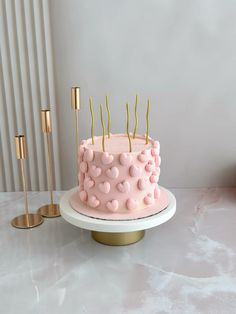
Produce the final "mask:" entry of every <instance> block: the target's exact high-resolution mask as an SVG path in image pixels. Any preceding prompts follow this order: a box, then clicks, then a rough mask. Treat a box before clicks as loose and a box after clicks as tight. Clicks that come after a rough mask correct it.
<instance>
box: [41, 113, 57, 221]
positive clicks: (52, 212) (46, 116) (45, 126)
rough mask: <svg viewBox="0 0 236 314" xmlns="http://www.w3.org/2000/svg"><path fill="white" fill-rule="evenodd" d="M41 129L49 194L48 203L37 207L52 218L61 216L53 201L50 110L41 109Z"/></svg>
mask: <svg viewBox="0 0 236 314" xmlns="http://www.w3.org/2000/svg"><path fill="white" fill-rule="evenodd" d="M41 122H42V131H43V133H44V134H45V139H46V146H47V163H48V188H49V194H50V204H47V205H44V206H42V207H40V208H39V209H38V213H39V214H40V215H42V216H43V217H47V218H54V217H59V216H61V214H60V210H59V205H58V204H54V201H53V183H52V181H53V179H52V153H51V144H50V133H51V132H52V125H51V114H50V110H48V109H46V110H41Z"/></svg>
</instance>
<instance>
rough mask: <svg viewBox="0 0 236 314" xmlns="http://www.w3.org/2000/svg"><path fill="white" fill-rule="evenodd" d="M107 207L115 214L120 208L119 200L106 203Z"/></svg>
mask: <svg viewBox="0 0 236 314" xmlns="http://www.w3.org/2000/svg"><path fill="white" fill-rule="evenodd" d="M106 207H107V209H109V210H110V211H111V212H115V211H117V209H118V207H119V202H118V201H117V200H112V201H110V202H107V203H106Z"/></svg>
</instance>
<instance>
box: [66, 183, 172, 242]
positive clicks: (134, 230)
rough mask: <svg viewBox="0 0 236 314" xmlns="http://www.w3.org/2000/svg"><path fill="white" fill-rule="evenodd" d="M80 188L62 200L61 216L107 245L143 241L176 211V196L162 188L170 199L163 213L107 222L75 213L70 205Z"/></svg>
mask: <svg viewBox="0 0 236 314" xmlns="http://www.w3.org/2000/svg"><path fill="white" fill-rule="evenodd" d="M77 189H78V187H75V188H73V189H71V190H69V191H67V192H66V193H65V194H64V195H63V196H62V198H61V200H60V212H61V216H62V217H63V218H64V219H65V220H66V221H67V222H69V223H71V224H72V225H75V226H77V227H80V228H83V229H87V230H90V231H91V232H92V237H93V239H94V240H96V241H97V242H100V243H102V244H106V245H114V246H116V245H128V244H132V243H135V242H137V241H139V240H141V239H142V238H143V236H144V234H145V230H147V229H150V228H153V227H156V226H158V225H161V224H163V223H165V222H166V221H168V220H169V219H171V218H172V217H173V216H174V214H175V211H176V199H175V196H174V195H173V194H172V193H171V192H170V191H169V190H167V189H164V188H163V187H161V189H162V190H164V191H165V192H166V193H167V194H168V197H169V204H168V206H167V207H166V208H165V209H164V210H162V211H161V212H159V213H157V214H154V215H152V216H149V217H145V218H138V219H133V220H105V219H98V218H92V217H89V216H86V215H83V214H80V213H78V212H77V211H75V210H74V209H73V208H72V207H71V205H70V202H69V200H70V197H71V196H72V195H73V194H74V193H75V192H76V190H77Z"/></svg>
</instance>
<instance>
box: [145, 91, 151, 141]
mask: <svg viewBox="0 0 236 314" xmlns="http://www.w3.org/2000/svg"><path fill="white" fill-rule="evenodd" d="M149 111H150V98H149V97H148V102H147V112H146V144H148V137H149V136H148V133H149Z"/></svg>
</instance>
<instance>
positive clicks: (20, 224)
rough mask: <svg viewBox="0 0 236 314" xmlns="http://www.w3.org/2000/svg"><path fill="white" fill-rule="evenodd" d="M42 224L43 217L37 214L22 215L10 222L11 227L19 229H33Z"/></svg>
mask: <svg viewBox="0 0 236 314" xmlns="http://www.w3.org/2000/svg"><path fill="white" fill-rule="evenodd" d="M42 223H43V217H42V216H41V215H39V214H24V215H21V216H17V217H15V218H14V219H12V221H11V225H12V226H13V227H15V228H19V229H29V228H34V227H37V226H39V225H41V224H42Z"/></svg>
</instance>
